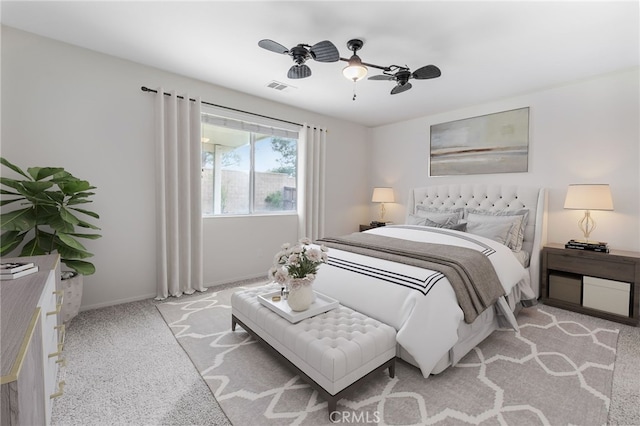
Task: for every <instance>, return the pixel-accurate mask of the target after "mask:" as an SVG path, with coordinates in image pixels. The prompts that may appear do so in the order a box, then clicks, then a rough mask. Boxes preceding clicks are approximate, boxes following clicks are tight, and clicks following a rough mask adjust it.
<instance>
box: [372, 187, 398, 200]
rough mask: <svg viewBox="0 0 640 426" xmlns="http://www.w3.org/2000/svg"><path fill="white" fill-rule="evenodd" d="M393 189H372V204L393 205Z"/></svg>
mask: <svg viewBox="0 0 640 426" xmlns="http://www.w3.org/2000/svg"><path fill="white" fill-rule="evenodd" d="M394 201H395V199H394V198H393V188H373V197H371V202H372V203H393V202H394Z"/></svg>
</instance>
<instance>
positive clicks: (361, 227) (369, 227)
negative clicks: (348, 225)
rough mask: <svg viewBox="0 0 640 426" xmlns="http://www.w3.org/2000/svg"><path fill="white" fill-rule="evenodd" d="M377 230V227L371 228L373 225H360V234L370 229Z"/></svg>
mask: <svg viewBox="0 0 640 426" xmlns="http://www.w3.org/2000/svg"><path fill="white" fill-rule="evenodd" d="M373 228H375V226H371V225H360V232H362V231H367V230H369V229H373Z"/></svg>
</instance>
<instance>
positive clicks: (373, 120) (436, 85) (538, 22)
mask: <svg viewBox="0 0 640 426" xmlns="http://www.w3.org/2000/svg"><path fill="white" fill-rule="evenodd" d="M639 15H640V14H639V6H638V2H637V1H633V0H630V1H622V2H613V1H604V2H594V1H548V2H541V1H532V2H525V1H468V2H463V1H447V2H445V1H409V2H401V1H386V2H383V1H355V2H345V1H322V2H316V1H296V2H282V1H260V2H246V1H226V2H223V1H195V2H186V1H180V2H178V1H137V2H127V1H124V2H96V1H64V2H58V1H44V2H37V1H5V0H2V10H1V15H0V19H1V21H2V23H3V24H5V25H8V26H11V27H15V28H18V29H22V30H25V31H29V32H33V33H36V34H39V35H42V36H45V37H50V38H52V39H56V40H60V41H63V42H67V43H70V44H74V45H78V46H82V47H85V48H88V49H92V50H95V51H98V52H103V53H106V54H109V55H113V56H117V57H120V58H124V59H128V60H131V61H135V62H138V63H142V64H145V65H149V66H152V67H156V68H160V69H163V70H167V71H170V72H174V73H177V74H181V75H185V76H188V77H191V78H194V79H198V80H202V81H206V82H210V83H213V84H216V85H220V86H225V87H228V88H231V89H234V90H237V91H240V92H246V93H249V94H252V95H255V96H258V97H261V98H265V99H269V100H272V101H275V102H280V103H284V104H288V105H292V106H295V107H299V108H303V109H307V110H311V111H314V112H317V113H320V114H325V115H328V116H333V117H339V118H343V119H346V120H349V121H352V122H355V123H360V124H362V125H365V126H378V125H383V124H388V123H394V122H398V121H402V120H406V119H411V118H414V117H420V116H425V115H431V114H436V113H441V112H444V111H451V110H455V109H459V108H463V107H466V106H471V105H476V104H481V103H485V102H490V101H494V100H497V99H501V98H505V97H511V96H517V95H520V94H524V93H528V92H531V91H536V90H540V89H544V88H548V87H553V86H557V85H562V84H565V83H567V82H571V81H575V80H580V79H585V78H590V77H593V76H597V75H600V74H605V73H610V72H615V71H618V70H625V69H630V68H633V67H638V65H639V56H640V53H639V52H640V47H639V43H640V42H639ZM353 38H360V39H362V40H363V41H364V47H363V48H362V49H361V50H360V51H359V52H358V55H359V56H360V57H361V58H362V61H363V62H368V63H372V64H377V65H381V66H388V65H392V64H395V65H401V66H402V65H406V66H408V67H409V68H410V69H411V70H412V71H414V70H416V69H418V68H420V67H422V66H424V65H428V64H434V65H436V66H438V67H439V68H440V69H441V71H442V76H441V77H439V78H436V79H431V80H411V83H412V84H413V88H412V89H411V90H409V91H406V92H404V93H400V94H396V95H390V93H389V92H390V91H391V89H392V88H393V87H394V83H393V82H390V81H368V80H366V79H365V80H361V81H359V82H358V83H356V84H355V91H356V94H357V97H356V100H352V98H353V93H354V83H353V82H351V81H349V80H347V79H346V78H345V77H343V76H342V72H341V71H342V68H343V67H344V66H346V63H345V62H342V61H340V62H336V63H320V62H316V61H313V60H309V61H308V62H307V65H309V67H310V68H311V70H312V72H313V75H312V76H311V77H308V78H305V79H297V80H289V79H288V78H287V76H286V74H287V71H288V69H289V68H290V66H291V65H293V61H292V59H291V58H290V57H288V56H286V55H280V54H276V53H273V52H270V51H267V50H265V49H262V48H260V47H258V41H259V40H261V39H271V40H274V41H276V42H278V43H280V44H283V45H284V46H286V47H288V48H290V47H293V46H295V45H297V44H298V43H305V44H309V45H313V44H315V43H317V42H319V41H322V40H330V41H332V42H333V43H334V44H335V45H336V46H337V47H338V49H339V51H340V56H341V57H343V58H348V57H349V56H350V55H351V54H352V52H351V51H349V50H348V49H347V41H348V40H350V39H353ZM379 73H380V71H379V70H376V69H371V68H370V69H369V75H368V76H371V75H375V74H379ZM274 80H275V81H277V82H281V83H286V84H289V85H291V86H293V87H292V88H288V89H286V90H283V91H278V90H274V89H271V88H268V87H267V85H268V84H269V83H271V82H272V81H274ZM176 89H179V88H176ZM204 100H207V99H204ZM211 101H212V102H214V101H215V100H211ZM229 106H233V105H229Z"/></svg>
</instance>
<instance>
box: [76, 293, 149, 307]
mask: <svg viewBox="0 0 640 426" xmlns="http://www.w3.org/2000/svg"><path fill="white" fill-rule="evenodd" d="M154 297H156V293H149V294H143V295H140V296H134V297H129V298H127V299H118V300H110V301H108V302H104V303H96V304H94V305H87V306H80V312H82V311H90V310H92V309H100V308H106V307H107V306H115V305H122V304H123V303H130V302H138V301H140V300H146V299H153V298H154Z"/></svg>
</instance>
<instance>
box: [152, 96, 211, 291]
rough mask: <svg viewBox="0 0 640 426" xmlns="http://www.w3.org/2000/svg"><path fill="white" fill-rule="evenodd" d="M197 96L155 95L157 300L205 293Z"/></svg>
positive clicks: (198, 101)
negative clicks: (180, 97)
mask: <svg viewBox="0 0 640 426" xmlns="http://www.w3.org/2000/svg"><path fill="white" fill-rule="evenodd" d="M200 110H201V102H200V99H199V98H198V99H196V100H195V102H194V101H190V100H189V96H187V95H185V96H184V97H183V99H179V98H178V97H177V96H176V93H175V92H171V96H165V95H164V90H162V88H159V89H158V94H157V98H156V139H157V145H156V153H157V163H156V168H157V173H156V189H157V194H156V199H157V209H156V211H157V218H158V220H157V227H158V229H157V230H158V232H157V234H158V244H157V270H158V277H157V278H158V284H157V298H158V299H165V298H167V297H168V296H180V295H182V294H183V293H186V294H191V293H193V292H194V291H196V290H198V291H205V288H204V284H203V267H202V207H201V193H200V187H201V182H200V178H201V168H202V165H201V158H200V157H201V125H200Z"/></svg>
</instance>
